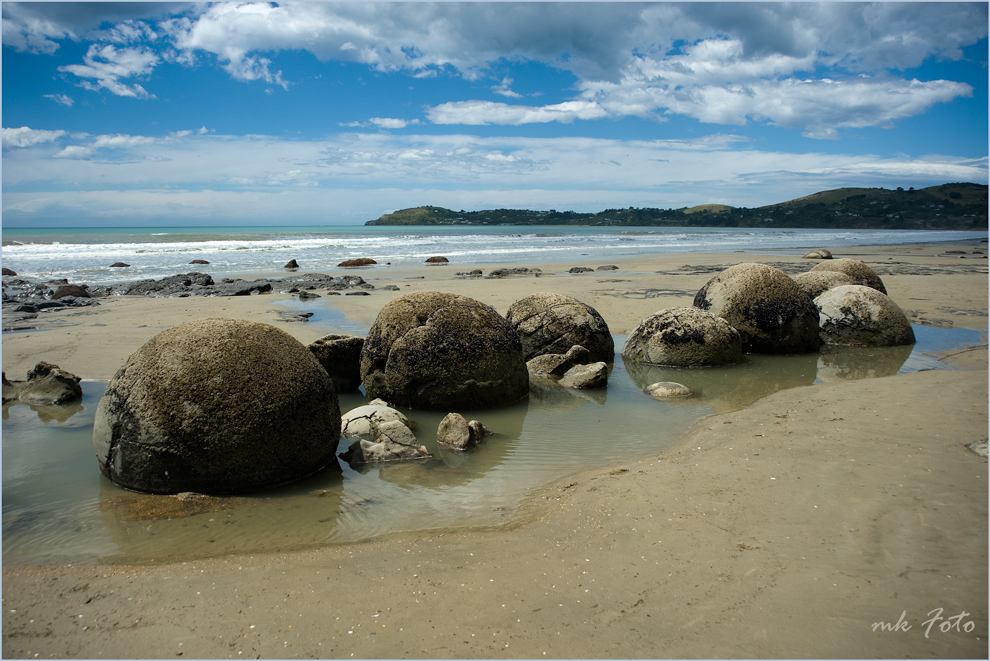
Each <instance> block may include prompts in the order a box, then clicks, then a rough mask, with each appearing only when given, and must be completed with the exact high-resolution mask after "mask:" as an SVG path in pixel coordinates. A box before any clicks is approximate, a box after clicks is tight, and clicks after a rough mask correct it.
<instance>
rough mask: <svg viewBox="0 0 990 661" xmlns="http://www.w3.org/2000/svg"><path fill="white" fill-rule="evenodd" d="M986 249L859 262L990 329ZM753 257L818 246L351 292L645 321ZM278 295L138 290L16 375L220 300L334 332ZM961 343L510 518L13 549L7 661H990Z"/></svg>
mask: <svg viewBox="0 0 990 661" xmlns="http://www.w3.org/2000/svg"><path fill="white" fill-rule="evenodd" d="M974 248H976V246H974V245H970V244H967V245H964V246H911V247H898V248H863V249H857V250H847V251H844V252H843V253H842V254H838V253H836V256H837V257H841V256H855V257H858V258H861V259H863V260H864V261H866V262H867V263H869V264H870V265H871V266H873V267H874V268H875V269H876V270H877V271H878V272H879V273H880V274H881V277H882V278H883V280H884V283H885V284H886V286H887V289H888V292H889V294H890V295H891V297H892V298H893V299H894V300H895V301H896V302H897V303H898V304H900V305H901V307H902V308H904V309H905V311H906V312H908V314H909V315H910V316H912V318H914V319H915V320H917V321H918V322H919V323H928V324H930V325H939V326H950V325H951V326H955V327H961V328H970V329H977V330H986V328H987V307H988V306H987V274H986V270H987V269H986V264H987V262H986V261H979V260H978V259H975V258H974V256H972V250H973V249H974ZM951 249H962V250H965V251H966V252H967V253H969V254H968V255H967V258H965V259H960V258H959V257H958V256H957V255H956V254H946V251H947V250H951ZM940 255H941V256H940ZM744 261H761V262H766V263H772V264H777V263H783V264H785V265H786V264H790V265H791V267H792V268H799V269H802V270H806V269H807V268H810V267H811V266H813V265H814V264H815V263H817V262H809V261H808V260H801V259H799V258H798V257H796V256H793V255H791V256H789V255H785V254H753V253H749V254H739V253H733V254H722V255H675V256H658V257H654V258H644V259H636V260H625V261H620V262H614V263H615V264H616V265H618V266H620V267H621V268H620V270H618V271H615V272H594V273H589V274H583V275H577V276H570V275H562V274H563V273H565V272H566V270H567V268H569V267H570V266H579V265H580V266H591V267H593V268H594V267H597V266H599V264H567V265H542V264H541V265H525V266H530V267H532V266H539V267H540V268H541V269H542V270H543V271H544V272H545V273H546V275H545V276H543V277H538V278H535V277H528V278H508V279H503V280H493V279H491V280H490V279H484V280H470V279H459V278H457V277H456V276H455V273H456V272H458V271H469V270H471V269H472V268H473V266H461V265H449V266H442V267H426V266H424V267H422V268H414V269H405V270H399V269H395V270H392V269H389V268H388V267H374V268H373V269H367V270H363V271H361V272H360V273H361V275H362V276H363V277H365V278H366V279H367V280H369V281H370V282H372V283H373V284H375V285H376V286H379V287H380V286H381V285H385V284H396V285H398V286H399V289H400V290H399V291H398V292H394V291H393V292H388V291H381V290H379V291H375V292H374V293H373V294H372V295H371V296H367V297H339V298H337V297H334V298H333V299H329V298H328V299H326V300H327V301H328V304H329V305H332V306H333V307H334V308H335V309H337V310H340V311H342V312H344V313H345V314H346V315H347V318H348V320H349V321H352V322H355V323H358V324H363V325H365V326H370V324H371V323H372V322H373V321H374V317H375V315H376V314H377V311H378V309H380V308H381V306H382V305H383V304H384V303H385V302H386V301H387V300H389V299H390V298H391V297H393V296H397V295H399V294H402V293H406V292H412V291H426V290H442V291H451V292H456V293H462V294H466V295H469V296H472V297H474V298H477V299H479V300H481V301H483V302H486V303H489V304H491V305H493V306H494V307H495V308H496V309H498V310H499V311H500V312H503V313H504V311H505V310H506V309H507V308H508V306H509V304H511V303H512V302H513V301H515V300H517V299H519V298H522V297H523V296H525V295H527V294H529V293H532V292H536V291H553V292H558V293H563V294H568V295H572V296H575V297H576V298H578V299H580V300H582V301H585V302H587V303H589V304H591V305H592V306H594V307H595V308H596V309H598V311H599V312H600V313H601V314H602V315H603V317H604V318H605V319H606V321H607V322H608V323H609V326H610V328H611V329H612V331H613V333H616V334H626V333H628V332H630V331H631V330H632V329H633V328H635V326H636V324H638V322H639V320H640V319H642V318H643V317H645V316H646V315H648V314H651V313H652V312H655V311H656V310H659V309H661V308H664V307H671V306H680V305H690V304H691V300H692V297H693V295H694V292H695V291H697V289H698V288H699V287H700V286H701V285H703V284H704V283H705V282H706V281H707V280H708V279H709V278H710V277H711V276H712V272H711V271H709V270H708V269H709V268H710V267H717V266H729V265H732V264H736V263H739V262H744ZM489 270H490V269H489V268H487V267H486V268H485V271H486V272H488V271H489ZM278 300H279V297H276V296H254V297H245V298H229V299H196V298H186V299H130V298H127V299H123V298H122V299H112V300H108V301H105V302H104V303H103V305H101V306H100V307H99V308H97V309H96V310H95V312H94V311H90V310H85V311H83V312H81V313H80V312H61V313H47V314H50V315H52V316H50V317H46V321H45V323H48V324H50V328H51V329H50V330H47V331H45V332H40V333H39V332H36V333H24V334H14V335H6V336H5V337H4V339H3V367H4V370H5V371H6V372H7V374H8V376H9V377H11V378H23V377H22V376H21V375H23V374H24V373H25V372H26V371H27V369H29V368H30V367H32V366H33V365H34V364H35V363H36V362H37V361H38V360H48V361H49V362H53V363H56V364H58V365H60V366H61V367H63V368H64V369H67V370H69V371H71V372H74V373H76V374H79V375H80V376H82V377H84V378H91V379H108V378H110V377H111V376H112V375H113V373H114V372H115V371H116V369H117V367H119V365H120V364H121V363H122V362H123V360H124V359H125V358H126V357H127V356H128V355H129V354H130V353H131V352H133V351H134V350H135V349H137V348H138V347H139V346H140V345H141V344H142V343H143V342H144V341H146V340H147V339H149V338H150V337H151V336H153V335H154V334H156V333H157V332H158V331H160V330H162V329H163V328H166V327H169V326H172V325H174V324H176V323H180V322H182V321H185V320H187V319H192V318H202V317H207V316H217V315H223V316H230V317H237V318H245V319H254V320H259V321H266V322H270V323H274V324H275V325H277V326H279V327H281V328H284V329H286V330H287V331H288V332H290V333H291V334H293V335H294V336H295V337H297V338H298V339H300V340H301V341H303V342H310V341H312V340H314V339H316V338H317V337H319V336H321V335H322V334H323V333H324V332H325V331H326V329H325V328H316V327H314V326H312V325H308V324H290V323H284V322H278V321H275V317H274V315H273V314H272V312H271V311H272V310H274V309H276V308H277V306H276V305H273V303H277V301H278ZM944 360H945V361H946V362H947V363H949V364H950V365H951V366H952V367H955V368H958V369H952V370H937V371H927V372H920V373H915V374H907V375H898V376H893V377H886V378H880V379H872V380H864V381H848V382H841V383H833V384H825V385H817V386H809V387H804V388H796V389H792V390H786V391H781V392H777V393H775V394H773V395H771V396H769V397H766V398H764V399H762V400H760V401H758V402H757V403H755V404H753V405H751V406H749V407H747V408H746V409H744V410H741V411H735V412H731V413H726V414H721V415H717V416H713V417H710V418H707V419H705V420H703V421H702V422H700V423H698V424H697V425H696V426H695V428H694V429H693V430H692V432H691V433H690V434H689V435H688V437H687V438H685V439H684V440H683V441H682V442H681V443H679V444H678V445H677V446H676V447H675V448H674V449H672V450H669V451H666V452H664V453H663V454H662V455H659V456H653V457H649V458H647V459H643V460H640V461H636V462H633V463H630V464H626V465H616V466H609V467H607V468H603V469H600V470H596V471H591V472H588V473H583V474H579V475H575V476H571V477H569V478H568V479H566V480H564V481H562V482H560V483H558V484H554V485H548V486H547V488H546V489H545V490H544V491H543V492H542V493H541V494H540V495H539V496H538V497H534V498H533V499H532V500H531V501H530V502H528V503H526V505H525V506H524V507H523V511H522V512H521V513H520V515H519V516H518V517H517V520H516V521H515V522H514V523H513V524H512V525H510V526H507V527H505V528H500V529H498V530H487V531H456V530H455V531H435V532H433V533H430V534H426V533H424V534H420V535H402V536H395V537H391V538H387V539H381V540H375V541H372V542H367V543H363V544H353V545H344V546H335V547H328V548H325V549H320V550H316V551H308V552H300V553H293V554H280V555H271V556H253V557H228V558H220V559H212V560H203V561H196V562H188V563H181V564H171V565H168V564H162V565H154V566H139V567H134V566H128V567H119V566H117V567H108V566H78V567H71V566H70V567H6V568H5V569H4V574H3V655H4V656H5V657H10V658H13V657H17V658H34V657H35V656H38V657H39V658H40V657H50V656H55V657H89V658H97V657H124V658H128V657H131V658H133V657H143V658H147V657H156V658H166V657H170V658H176V657H178V656H182V657H187V658H190V657H191V658H214V657H233V658H245V657H252V658H256V657H263V658H277V657H343V658H349V657H351V656H354V657H365V658H368V657H372V658H400V657H419V658H444V657H455V658H462V657H483V658H494V657H507V658H544V657H547V658H576V657H580V658H589V657H590V658H669V657H675V658H676V657H895V656H905V657H943V658H944V657H979V658H986V657H987V654H988V647H987V636H988V630H987V629H988V626H987V618H988V608H987V589H988V582H987V562H988V560H987V501H988V494H987V460H986V458H984V457H980V456H978V455H977V454H975V453H973V452H972V451H971V450H969V449H967V447H966V446H967V445H968V444H970V443H973V442H980V441H983V442H985V441H986V439H987V409H988V393H987V351H986V347H985V346H984V347H982V348H975V349H970V350H966V351H960V352H957V353H955V354H954V355H951V356H947V357H945V358H944ZM939 609H941V610H939ZM962 613H965V615H963V616H962V617H960V618H957V619H950V618H953V617H954V616H959V615H960V614H962ZM902 614H903V615H902ZM937 617H941V618H943V619H941V620H938V619H933V618H937ZM926 621H928V623H926ZM880 622H884V623H887V624H888V625H891V626H890V627H887V628H884V627H880V626H874V625H875V624H876V623H880ZM970 623H971V624H970ZM889 628H893V629H894V630H886V629H889ZM943 629H944V630H943Z"/></svg>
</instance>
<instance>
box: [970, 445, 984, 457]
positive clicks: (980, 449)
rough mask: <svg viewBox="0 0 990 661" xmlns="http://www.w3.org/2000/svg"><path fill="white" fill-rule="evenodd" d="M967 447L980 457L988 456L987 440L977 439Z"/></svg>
mask: <svg viewBox="0 0 990 661" xmlns="http://www.w3.org/2000/svg"><path fill="white" fill-rule="evenodd" d="M966 449H967V450H969V451H970V452H973V453H974V454H976V455H978V456H980V457H986V456H987V441H976V442H975V443H970V444H969V445H967V446H966Z"/></svg>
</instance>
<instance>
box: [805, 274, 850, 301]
mask: <svg viewBox="0 0 990 661" xmlns="http://www.w3.org/2000/svg"><path fill="white" fill-rule="evenodd" d="M794 282H796V283H797V284H798V287H800V288H801V289H802V290H803V291H804V293H805V294H807V295H808V296H809V297H810V298H813V299H814V298H818V296H819V295H821V294H823V293H824V292H826V291H828V290H829V289H831V288H832V287H838V286H839V285H854V284H856V281H855V279H853V277H852V276H850V275H846V274H845V273H843V272H841V271H808V272H807V273H799V274H797V275H796V276H794Z"/></svg>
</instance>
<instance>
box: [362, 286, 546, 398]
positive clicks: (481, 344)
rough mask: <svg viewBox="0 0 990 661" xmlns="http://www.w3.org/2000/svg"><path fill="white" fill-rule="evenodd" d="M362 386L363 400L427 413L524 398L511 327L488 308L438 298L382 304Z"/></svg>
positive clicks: (418, 296)
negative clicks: (368, 399)
mask: <svg viewBox="0 0 990 661" xmlns="http://www.w3.org/2000/svg"><path fill="white" fill-rule="evenodd" d="M361 381H362V382H363V383H364V387H365V391H366V394H367V395H368V396H369V397H381V398H383V399H385V400H387V401H389V402H392V403H393V404H397V405H400V406H406V407H409V408H423V409H433V410H437V409H448V410H449V409H451V408H457V409H462V410H472V409H489V408H495V407H499V406H505V405H508V404H513V403H515V402H518V401H520V400H521V399H523V398H525V397H526V396H527V395H528V393H529V373H528V372H527V371H526V363H525V361H524V360H523V352H522V345H521V344H520V343H519V336H518V335H517V334H516V331H515V329H513V328H512V326H511V325H510V324H509V323H508V322H507V321H506V320H505V319H504V318H502V316H501V315H500V314H499V313H498V312H496V311H495V309H494V308H492V307H490V306H488V305H485V304H483V303H480V302H478V301H476V300H474V299H472V298H468V297H466V296H459V295H457V294H447V293H441V292H422V293H414V294H406V295H404V296H399V297H397V298H394V299H392V300H391V301H389V302H388V303H386V304H385V306H384V307H383V308H382V309H381V311H380V312H379V314H378V318H377V319H376V320H375V323H374V325H373V326H372V327H371V331H370V332H369V333H368V336H367V338H366V339H365V342H364V349H363V350H362V352H361Z"/></svg>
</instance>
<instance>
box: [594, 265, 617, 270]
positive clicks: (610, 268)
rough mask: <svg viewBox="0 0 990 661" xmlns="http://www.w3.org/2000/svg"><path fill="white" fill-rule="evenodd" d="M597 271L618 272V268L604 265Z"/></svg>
mask: <svg viewBox="0 0 990 661" xmlns="http://www.w3.org/2000/svg"><path fill="white" fill-rule="evenodd" d="M597 270H599V271H618V270H619V267H618V266H616V265H615V264H606V265H605V266H599V267H598V269H597Z"/></svg>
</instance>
